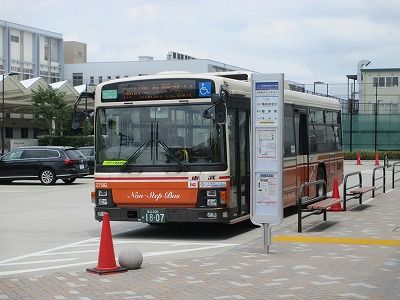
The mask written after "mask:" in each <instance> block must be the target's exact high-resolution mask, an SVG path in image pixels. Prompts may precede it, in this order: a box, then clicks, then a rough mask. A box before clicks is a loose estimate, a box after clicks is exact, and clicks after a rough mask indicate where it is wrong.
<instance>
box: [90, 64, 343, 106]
mask: <svg viewBox="0 0 400 300" xmlns="http://www.w3.org/2000/svg"><path fill="white" fill-rule="evenodd" d="M251 74H252V73H251V72H243V71H242V72H240V71H234V72H216V73H187V72H182V71H177V72H174V71H169V72H163V73H161V74H155V75H144V76H134V77H125V78H119V79H114V80H109V81H106V82H103V83H101V84H99V85H98V86H97V88H96V95H100V94H101V93H100V92H101V89H102V88H103V86H104V85H107V84H112V83H117V82H128V81H142V80H156V79H174V78H176V79H185V78H193V79H196V78H199V79H209V80H213V81H214V82H215V85H216V86H215V88H216V93H219V92H220V88H221V86H222V85H227V87H228V90H229V93H230V94H239V95H243V96H246V97H250V96H251V82H250V81H248V80H246V79H244V77H243V78H235V77H233V78H232V77H231V75H239V76H242V75H243V76H248V78H249V77H250V76H251ZM284 88H285V89H284V93H285V96H284V98H285V103H290V104H296V105H301V106H307V107H316V108H317V107H323V108H327V109H332V110H340V109H341V106H340V102H339V100H338V99H337V98H332V97H324V96H318V95H314V94H308V93H303V92H298V91H292V90H290V88H289V85H288V84H287V83H286V82H285V87H284Z"/></svg>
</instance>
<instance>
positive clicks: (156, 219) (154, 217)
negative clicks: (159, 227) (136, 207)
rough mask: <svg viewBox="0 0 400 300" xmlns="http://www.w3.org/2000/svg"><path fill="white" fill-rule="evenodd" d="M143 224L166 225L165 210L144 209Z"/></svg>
mask: <svg viewBox="0 0 400 300" xmlns="http://www.w3.org/2000/svg"><path fill="white" fill-rule="evenodd" d="M142 222H143V223H165V210H164V209H143V210H142Z"/></svg>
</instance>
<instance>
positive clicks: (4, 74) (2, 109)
mask: <svg viewBox="0 0 400 300" xmlns="http://www.w3.org/2000/svg"><path fill="white" fill-rule="evenodd" d="M6 75H8V76H13V75H17V73H8V74H6V73H3V80H2V81H1V83H2V92H3V93H2V103H1V155H3V154H4V141H5V139H4V131H5V125H4V119H5V114H6V109H5V103H4V93H5V88H4V85H5V84H4V83H5V82H4V80H5V78H6Z"/></svg>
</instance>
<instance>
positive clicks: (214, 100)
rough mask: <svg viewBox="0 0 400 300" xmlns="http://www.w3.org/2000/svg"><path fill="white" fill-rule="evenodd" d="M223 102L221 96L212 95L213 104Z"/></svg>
mask: <svg viewBox="0 0 400 300" xmlns="http://www.w3.org/2000/svg"><path fill="white" fill-rule="evenodd" d="M220 101H221V96H220V95H218V94H212V95H211V103H212V104H215V103H218V102H220Z"/></svg>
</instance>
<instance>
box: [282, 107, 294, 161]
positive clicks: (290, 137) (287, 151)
mask: <svg viewBox="0 0 400 300" xmlns="http://www.w3.org/2000/svg"><path fill="white" fill-rule="evenodd" d="M283 127H284V131H283V141H284V143H283V151H284V157H288V156H295V155H296V142H295V132H294V119H293V106H292V105H290V104H285V116H284V125H283Z"/></svg>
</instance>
